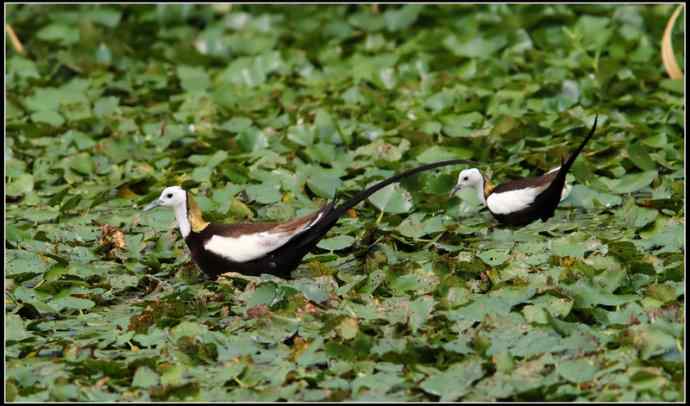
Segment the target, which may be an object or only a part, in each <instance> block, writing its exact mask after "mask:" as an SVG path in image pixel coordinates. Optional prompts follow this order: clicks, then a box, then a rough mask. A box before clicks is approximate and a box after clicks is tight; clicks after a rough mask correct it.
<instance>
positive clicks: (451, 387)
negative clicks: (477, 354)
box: [420, 359, 484, 402]
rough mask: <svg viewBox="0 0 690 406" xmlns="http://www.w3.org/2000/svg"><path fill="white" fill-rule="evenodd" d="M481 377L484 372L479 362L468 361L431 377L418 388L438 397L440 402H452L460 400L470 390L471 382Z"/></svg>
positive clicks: (474, 360)
mask: <svg viewBox="0 0 690 406" xmlns="http://www.w3.org/2000/svg"><path fill="white" fill-rule="evenodd" d="M482 376H484V371H483V370H482V366H481V362H479V361H478V360H476V359H469V360H467V361H463V362H460V363H456V364H453V365H451V366H450V367H449V368H448V369H447V370H445V371H443V372H438V373H435V374H433V375H431V376H430V377H429V378H427V379H425V380H424V381H423V382H422V384H421V386H420V387H421V388H422V390H424V391H425V392H428V393H431V394H432V395H436V396H438V397H439V398H440V400H441V402H452V401H455V400H458V399H460V398H462V397H463V396H464V395H465V394H466V393H467V392H468V391H469V390H470V388H472V382H474V381H476V380H477V379H479V378H481V377H482Z"/></svg>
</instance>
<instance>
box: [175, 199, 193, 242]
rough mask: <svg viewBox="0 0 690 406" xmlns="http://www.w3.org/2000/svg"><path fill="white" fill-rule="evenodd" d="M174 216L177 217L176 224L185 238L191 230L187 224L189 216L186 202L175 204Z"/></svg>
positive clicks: (190, 226)
mask: <svg viewBox="0 0 690 406" xmlns="http://www.w3.org/2000/svg"><path fill="white" fill-rule="evenodd" d="M175 218H177V225H178V226H179V227H180V233H182V237H184V238H187V236H188V235H189V232H190V231H191V230H192V225H191V224H189V218H188V217H187V203H186V202H183V203H182V204H179V205H177V206H175Z"/></svg>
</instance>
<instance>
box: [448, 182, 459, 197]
mask: <svg viewBox="0 0 690 406" xmlns="http://www.w3.org/2000/svg"><path fill="white" fill-rule="evenodd" d="M461 190H462V185H455V187H454V188H453V190H451V191H450V193H449V194H448V198H449V199H450V198H451V197H453V196H455V194H456V193H458V192H459V191H461Z"/></svg>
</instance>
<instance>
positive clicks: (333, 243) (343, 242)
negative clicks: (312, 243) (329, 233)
mask: <svg viewBox="0 0 690 406" xmlns="http://www.w3.org/2000/svg"><path fill="white" fill-rule="evenodd" d="M354 242H355V239H354V237H352V236H349V235H339V236H337V237H332V238H325V239H323V240H321V241H319V243H318V244H317V245H316V246H317V247H319V248H321V249H324V250H330V251H339V250H342V249H345V248H347V247H349V246H351V245H352V243H354Z"/></svg>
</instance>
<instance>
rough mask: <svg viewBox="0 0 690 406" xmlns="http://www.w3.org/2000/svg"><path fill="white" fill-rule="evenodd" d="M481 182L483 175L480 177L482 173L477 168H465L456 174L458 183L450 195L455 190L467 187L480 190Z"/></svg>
mask: <svg viewBox="0 0 690 406" xmlns="http://www.w3.org/2000/svg"><path fill="white" fill-rule="evenodd" d="M483 184H484V177H482V173H481V172H479V169H477V168H471V169H465V170H463V171H462V172H460V174H459V175H458V183H457V184H456V185H455V187H454V188H453V190H452V191H451V192H450V195H451V196H452V195H454V194H456V193H457V192H459V191H461V190H463V189H467V188H475V189H479V190H481V189H482V188H483V187H484V186H483Z"/></svg>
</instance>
